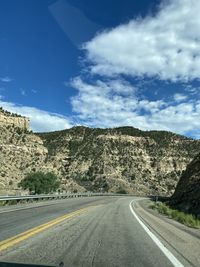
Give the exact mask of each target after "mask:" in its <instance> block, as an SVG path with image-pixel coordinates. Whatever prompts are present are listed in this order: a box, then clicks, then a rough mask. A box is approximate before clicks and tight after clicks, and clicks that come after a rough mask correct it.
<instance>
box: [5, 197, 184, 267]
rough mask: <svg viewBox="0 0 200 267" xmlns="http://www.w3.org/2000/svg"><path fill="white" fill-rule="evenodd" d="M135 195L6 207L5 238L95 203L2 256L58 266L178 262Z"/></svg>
mask: <svg viewBox="0 0 200 267" xmlns="http://www.w3.org/2000/svg"><path fill="white" fill-rule="evenodd" d="M132 200H133V197H96V198H95V197H92V198H82V199H67V200H61V201H60V202H59V203H54V204H53V203H52V205H51V204H50V205H48V206H43V207H37V208H34V207H32V208H31V209H25V210H19V211H13V212H8V213H2V214H0V239H1V240H4V239H6V238H8V237H11V236H13V235H16V234H18V233H20V232H23V231H25V230H28V229H30V228H32V227H35V226H38V225H40V224H42V223H45V222H48V221H50V220H52V219H55V218H58V217H60V216H61V215H64V214H70V213H71V212H73V211H75V210H79V209H81V208H83V207H88V206H92V208H89V209H88V210H85V211H84V212H82V213H80V214H78V215H76V216H72V217H70V218H68V219H66V220H63V221H61V222H60V223H58V224H56V225H54V226H52V227H50V228H48V229H45V230H44V231H41V232H40V233H37V234H35V235H33V236H31V237H30V238H27V239H25V240H23V241H22V242H20V243H18V244H16V245H14V246H11V247H10V248H8V249H7V250H4V251H2V252H0V261H8V262H21V263H29V264H44V265H45V264H46V265H47V264H49V265H55V266H58V265H59V263H60V262H64V266H97V267H98V266H145V267H148V266H149V267H150V266H166V267H168V266H175V265H173V264H172V263H171V262H170V260H169V259H168V258H167V257H166V256H165V255H164V253H163V252H162V251H161V249H160V248H159V247H158V246H157V245H156V244H155V242H154V241H153V240H152V239H151V238H150V236H149V235H148V234H147V233H146V232H145V230H144V229H143V228H142V227H141V225H140V223H138V220H137V219H136V218H135V217H134V216H133V214H132V212H131V211H130V208H129V205H130V202H131V201H132ZM135 201H137V198H135ZM180 259H181V257H180V258H179V260H180ZM176 266H178V265H176ZM180 266H181V265H180ZM185 266H186V265H185Z"/></svg>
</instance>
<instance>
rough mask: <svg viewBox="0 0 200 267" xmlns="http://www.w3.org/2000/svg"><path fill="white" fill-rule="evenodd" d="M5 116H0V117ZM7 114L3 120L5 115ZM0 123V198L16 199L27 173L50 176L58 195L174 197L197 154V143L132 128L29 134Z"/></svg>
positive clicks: (161, 133)
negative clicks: (6, 195)
mask: <svg viewBox="0 0 200 267" xmlns="http://www.w3.org/2000/svg"><path fill="white" fill-rule="evenodd" d="M2 112H3V111H1V110H0V115H1V113H2ZM6 114H7V115H6ZM5 115H6V116H7V118H6V120H7V124H6V123H5V120H4V122H3V123H1V121H0V194H4V193H16V192H18V190H19V189H17V184H18V182H19V181H20V180H21V179H22V178H23V177H24V175H25V174H26V173H28V172H31V171H37V170H41V171H45V172H46V171H53V172H54V173H56V174H57V175H58V177H59V178H60V180H61V188H60V190H61V191H71V192H73V191H85V190H90V191H100V192H107V191H109V192H134V193H142V194H164V195H169V194H171V193H173V191H174V188H175V186H176V184H177V182H178V180H179V178H180V175H181V173H182V171H183V170H185V168H186V166H187V164H188V163H189V162H190V161H191V160H192V158H193V157H194V156H195V155H196V154H197V153H198V152H199V151H200V141H198V140H192V139H189V138H186V137H183V136H180V135H176V134H173V133H170V132H164V131H140V130H139V129H135V128H133V127H121V128H114V129H98V128H96V129H91V128H87V127H80V126H79V127H73V128H71V129H68V130H63V131H58V132H51V133H40V134H33V133H32V132H30V131H29V130H28V128H27V127H20V126H19V124H17V123H16V124H13V123H10V121H13V118H18V119H20V117H18V116H17V115H15V114H8V113H6V112H3V116H4V117H5Z"/></svg>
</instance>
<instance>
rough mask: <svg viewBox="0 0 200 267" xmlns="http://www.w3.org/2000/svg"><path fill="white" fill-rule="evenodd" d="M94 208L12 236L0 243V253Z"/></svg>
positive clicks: (63, 216)
mask: <svg viewBox="0 0 200 267" xmlns="http://www.w3.org/2000/svg"><path fill="white" fill-rule="evenodd" d="M94 207H96V206H89V207H86V208H82V209H80V210H76V211H73V212H71V213H68V214H65V215H62V216H60V217H58V218H56V219H53V220H51V221H49V222H47V223H44V224H41V225H39V226H36V227H34V228H32V229H30V230H27V231H25V232H23V233H21V234H18V235H16V236H13V237H11V238H8V239H6V240H3V241H1V242H0V252H1V251H3V250H5V249H7V248H9V247H11V246H14V245H16V244H17V243H19V242H21V241H24V240H26V239H27V238H29V237H31V236H33V235H35V234H38V233H40V232H42V231H44V230H47V229H48V228H50V227H52V226H54V225H56V224H59V223H61V222H63V221H64V220H66V219H69V218H72V217H74V216H76V215H79V214H81V213H83V212H85V211H87V210H89V209H91V208H94Z"/></svg>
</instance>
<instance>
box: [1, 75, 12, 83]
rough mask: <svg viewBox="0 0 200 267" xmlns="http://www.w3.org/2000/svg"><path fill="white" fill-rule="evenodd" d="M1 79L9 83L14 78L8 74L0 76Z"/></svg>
mask: <svg viewBox="0 0 200 267" xmlns="http://www.w3.org/2000/svg"><path fill="white" fill-rule="evenodd" d="M0 81H1V82H4V83H9V82H11V81H12V79H11V78H10V77H8V76H5V77H0Z"/></svg>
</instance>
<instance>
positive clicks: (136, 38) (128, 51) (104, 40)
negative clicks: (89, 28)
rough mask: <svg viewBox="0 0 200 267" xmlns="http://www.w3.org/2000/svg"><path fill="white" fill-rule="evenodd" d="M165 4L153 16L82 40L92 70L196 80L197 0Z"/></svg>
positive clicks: (199, 65) (199, 47) (199, 62)
mask: <svg viewBox="0 0 200 267" xmlns="http://www.w3.org/2000/svg"><path fill="white" fill-rule="evenodd" d="M164 3H165V4H162V5H161V6H160V10H159V12H158V13H157V15H156V16H149V17H146V18H144V19H141V18H138V19H133V20H131V21H130V22H129V23H126V24H123V25H119V26H118V27H116V28H113V29H110V30H105V31H104V32H102V33H100V34H97V36H95V37H94V38H93V39H92V40H91V41H89V42H87V43H85V44H84V45H83V49H85V51H86V54H87V59H88V61H89V62H90V63H91V65H90V70H91V72H92V73H98V74H102V75H106V76H113V75H116V74H126V75H132V76H144V75H145V76H148V77H158V78H159V79H164V80H165V79H169V80H171V81H177V80H184V81H189V80H192V79H199V77H200V31H199V29H200V16H199V10H200V1H197V0H170V1H167V2H166V1H165V2H164ZM166 3H167V4H166Z"/></svg>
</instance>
